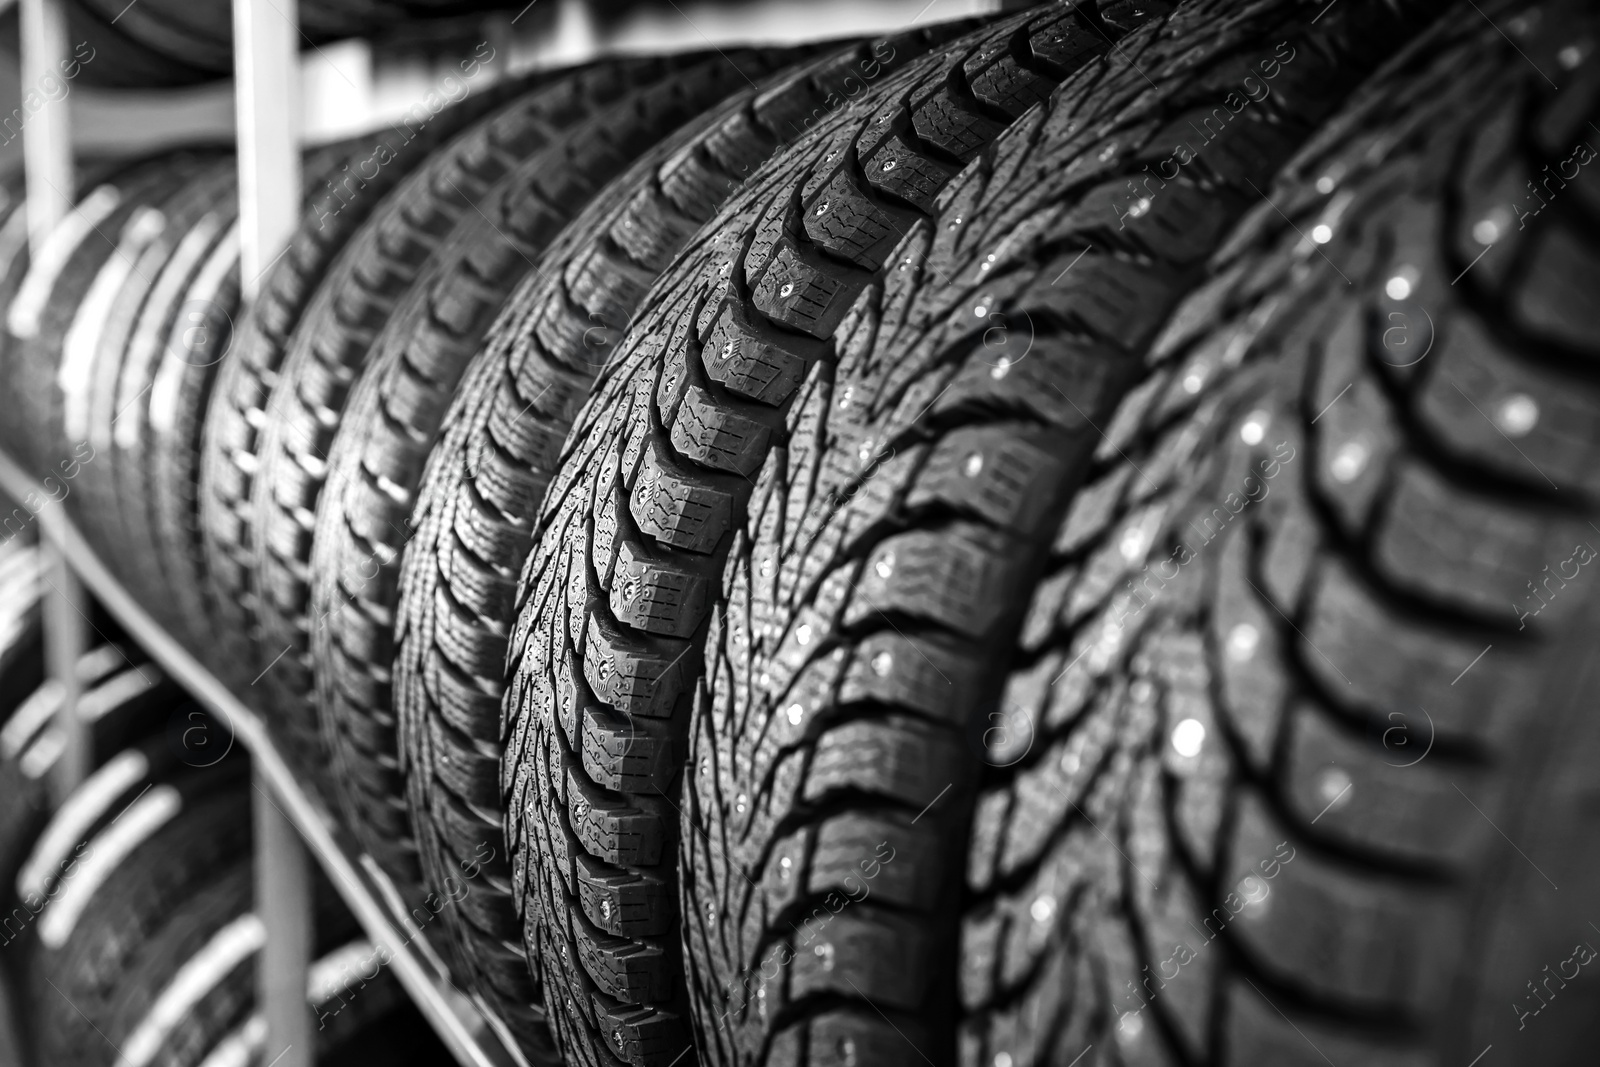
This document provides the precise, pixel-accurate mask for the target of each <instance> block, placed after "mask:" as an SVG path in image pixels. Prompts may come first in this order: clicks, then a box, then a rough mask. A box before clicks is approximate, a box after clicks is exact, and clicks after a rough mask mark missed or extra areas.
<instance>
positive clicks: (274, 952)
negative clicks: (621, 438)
mask: <svg viewBox="0 0 1600 1067" xmlns="http://www.w3.org/2000/svg"><path fill="white" fill-rule="evenodd" d="M20 8H21V10H20V12H19V18H20V21H21V34H20V38H21V53H22V54H21V71H22V82H23V85H24V86H27V85H32V84H36V83H38V82H39V80H40V79H41V78H42V77H43V76H45V75H47V74H51V73H53V72H54V71H55V70H56V69H58V67H57V65H58V64H59V63H60V62H61V61H62V60H63V59H66V58H67V57H68V54H69V49H68V39H67V24H66V12H65V7H64V4H63V3H62V0H21V3H20ZM297 14H298V13H297V11H296V7H295V4H294V2H293V0H233V22H234V42H235V45H234V67H235V81H234V87H235V88H234V94H235V95H234V100H235V104H234V106H235V110H236V116H237V129H238V153H237V154H238V160H239V201H240V212H239V214H240V244H241V262H240V277H241V279H242V280H243V282H244V298H245V299H246V300H249V299H250V298H252V297H253V296H254V295H255V294H254V289H255V286H256V284H257V283H258V282H259V280H260V278H261V276H262V275H263V274H265V273H266V269H267V268H268V267H269V266H270V265H271V263H272V262H273V261H274V259H275V258H276V257H277V256H278V255H279V254H280V253H281V252H282V251H283V249H284V248H286V247H287V245H288V242H289V239H290V237H291V236H292V235H293V234H294V230H295V227H296V225H297V224H298V223H299V220H300V201H301V191H300V151H299V135H298V131H297V129H296V122H297V116H298V114H299V111H298V102H297V92H298V85H297V81H298V53H299V45H300V33H299V26H298V21H297ZM23 138H24V143H23V155H24V169H25V174H26V179H27V190H28V196H27V211H28V233H29V241H30V244H31V246H32V247H33V248H34V249H35V250H37V249H38V247H39V244H40V242H41V241H43V239H44V238H45V236H46V235H47V234H48V233H49V232H50V231H51V230H52V229H53V228H54V227H55V225H56V224H57V223H59V222H60V221H61V220H62V219H63V218H64V217H65V216H66V215H67V214H68V213H69V212H70V211H71V210H72V205H73V201H74V196H73V177H74V174H73V159H72V131H71V123H70V111H69V109H68V108H66V107H47V108H44V109H42V110H41V111H39V112H38V113H37V114H35V115H33V116H32V117H31V118H30V120H29V123H28V125H27V126H26V127H25V128H24V131H23ZM0 492H3V493H4V494H6V495H7V496H10V497H12V498H13V499H16V500H19V501H20V500H23V499H25V498H27V497H28V496H29V495H30V494H37V498H39V499H45V498H46V497H47V494H45V493H44V492H43V490H42V488H41V487H40V486H39V485H38V484H37V483H36V482H35V481H34V479H33V478H32V477H31V476H30V475H28V474H27V473H26V471H24V469H23V468H22V467H20V466H19V465H18V464H17V463H16V462H14V461H13V460H12V459H11V458H10V457H8V456H6V455H4V453H0ZM37 519H38V523H39V535H40V542H41V547H42V548H43V551H44V555H45V560H46V566H45V569H44V571H43V573H44V575H45V580H46V582H47V583H48V584H47V588H46V589H45V591H44V595H43V598H42V599H43V607H44V644H45V658H46V672H47V674H48V675H49V676H50V677H51V678H53V679H55V680H56V681H58V682H59V683H60V684H61V686H62V689H63V696H64V698H63V700H62V702H61V707H60V711H59V712H58V717H59V721H60V725H61V726H62V728H63V729H64V731H65V734H66V737H67V739H68V743H67V747H66V751H65V752H64V754H63V757H64V758H63V759H62V760H61V761H60V763H59V764H58V767H57V773H56V775H55V777H54V778H53V780H52V787H53V791H54V794H55V796H56V797H57V798H58V799H59V798H61V797H64V796H65V795H66V794H67V793H69V792H70V791H71V790H72V789H73V788H74V787H75V786H76V785H77V784H78V783H79V782H81V781H82V780H83V778H84V777H85V776H86V775H87V774H88V773H89V771H90V770H91V768H90V767H89V745H88V738H87V733H86V731H85V730H84V729H83V728H82V725H81V723H80V722H79V720H78V715H77V699H78V696H79V691H78V685H77V681H76V674H75V672H74V670H73V665H74V664H75V663H76V662H77V660H78V658H79V657H80V656H81V655H82V653H83V652H84V651H86V650H87V648H88V646H89V636H90V632H91V628H92V625H93V624H92V623H91V622H90V619H89V612H88V609H89V607H90V596H91V595H92V596H93V598H94V599H95V600H98V601H99V602H100V603H101V604H102V605H103V606H104V607H105V609H106V610H107V611H108V612H109V613H110V614H111V615H112V616H113V617H114V618H115V619H116V620H117V622H118V623H119V624H120V625H121V626H122V628H123V629H124V630H125V631H126V632H127V634H128V636H129V637H130V638H132V639H133V640H134V641H136V642H138V643H139V644H140V645H141V646H142V647H143V648H144V649H145V650H146V651H147V652H148V653H149V654H150V656H151V658H152V659H153V660H155V662H156V663H158V664H159V665H160V666H161V667H162V669H163V670H165V671H166V672H167V674H168V675H169V676H171V677H172V678H173V679H174V680H175V681H177V682H178V683H179V684H180V685H182V686H183V687H184V688H185V689H187V690H188V691H189V693H190V695H191V696H192V697H193V698H194V699H195V700H196V701H198V702H199V703H200V704H202V705H203V706H205V707H206V708H207V709H209V710H210V711H211V712H212V714H214V715H215V716H217V717H218V719H219V720H221V721H222V722H224V723H227V724H229V725H230V726H231V728H232V730H233V737H234V739H235V740H237V741H238V742H240V743H241V744H242V745H243V746H244V747H245V749H247V750H248V751H249V754H250V760H251V767H252V772H251V773H252V777H253V785H254V794H255V797H254V804H253V809H254V812H253V821H254V831H255V832H254V842H255V871H256V913H257V915H258V916H259V917H260V918H261V920H262V923H263V925H264V926H265V927H266V931H267V936H266V941H265V944H264V946H263V949H262V951H261V952H260V953H259V954H258V956H257V991H258V1002H259V1004H260V1006H261V1010H262V1015H263V1017H264V1019H265V1020H266V1022H267V1043H266V1059H267V1060H268V1061H270V1062H272V1063H273V1064H274V1067H312V1064H313V1062H314V1059H315V1038H314V1034H313V1029H312V1013H311V1009H310V1008H309V1006H308V1005H307V1003H306V998H305V990H306V976H307V970H308V967H309V965H310V953H311V941H312V931H311V906H310V905H311V868H310V864H309V860H310V859H314V860H315V861H316V862H317V863H318V864H319V865H320V866H321V867H322V869H323V871H324V872H326V874H327V876H328V878H329V880H330V881H331V882H332V883H333V886H334V888H335V889H336V890H337V891H338V892H339V894H340V896H342V897H343V898H344V900H345V902H346V903H347V904H348V905H349V907H350V910H351V911H352V912H353V913H354V915H355V917H356V919H357V921H359V922H360V924H361V926H362V928H363V929H364V930H365V931H366V934H367V936H368V937H369V938H370V939H371V940H372V942H373V945H374V946H375V948H378V949H381V950H382V951H383V952H384V953H386V955H387V964H386V965H387V966H389V967H391V968H392V969H393V971H394V974H395V977H396V978H397V979H398V980H399V981H400V983H401V985H402V986H403V987H404V988H405V990H406V992H407V993H408V994H409V995H410V996H411V998H412V1000H413V1001H414V1002H415V1003H416V1004H417V1007H418V1008H419V1009H420V1010H421V1011H422V1013H423V1015H424V1016H425V1017H426V1018H427V1019H428V1021H429V1023H430V1024H432V1026H433V1028H434V1030H435V1031H437V1033H438V1034H439V1036H440V1038H441V1039H442V1040H443V1042H444V1044H445V1045H446V1047H448V1048H449V1050H450V1051H451V1053H452V1054H453V1055H454V1056H455V1058H456V1060H457V1061H458V1062H459V1063H461V1064H462V1065H464V1067H526V1064H525V1061H524V1060H523V1058H522V1056H521V1055H520V1053H519V1052H518V1051H517V1050H516V1046H515V1044H514V1042H512V1041H511V1040H510V1038H509V1034H508V1033H507V1031H506V1030H505V1027H504V1026H503V1025H502V1024H500V1023H499V1021H498V1020H497V1019H495V1018H494V1017H493V1015H492V1014H491V1013H490V1012H489V1011H488V1010H487V1008H486V1007H485V1006H483V1005H482V1004H481V1003H480V1002H478V1001H476V1000H475V999H473V998H469V997H468V996H467V995H466V994H464V993H462V992H461V991H460V990H458V989H456V988H455V987H454V986H453V985H452V984H451V982H450V980H449V977H448V974H447V972H446V970H445V968H444V966H443V964H442V963H441V961H440V958H439V956H438V954H437V953H436V952H435V951H434V950H433V949H432V948H431V946H430V945H429V944H428V939H427V936H426V934H425V933H424V932H423V931H422V930H421V929H419V928H418V927H417V926H416V924H415V923H414V922H412V920H411V918H410V916H408V915H407V914H406V913H405V909H404V906H403V904H402V903H401V902H400V898H399V895H398V894H397V893H396V892H395V891H394V887H393V886H392V885H391V884H390V883H389V881H388V880H387V878H386V877H385V876H384V875H383V873H382V872H381V871H380V870H379V869H378V867H377V866H376V864H374V863H373V862H372V860H371V859H370V858H369V857H367V856H365V855H361V854H360V853H359V851H358V849H357V848H356V847H355V846H354V843H353V842H352V840H351V838H350V837H349V835H348V834H347V833H345V832H344V831H343V830H342V829H341V828H340V827H339V826H338V824H337V822H336V821H335V820H334V819H333V818H332V817H331V816H330V815H329V812H328V808H327V806H326V805H325V804H324V803H323V801H322V800H321V798H319V797H317V796H316V795H315V794H314V792H313V791H311V790H309V789H308V788H307V787H306V786H305V784H304V783H302V782H301V781H300V780H299V778H298V777H297V776H296V774H295V772H294V771H293V769H291V767H290V766H289V764H288V763H287V762H286V761H285V760H284V758H283V755H282V753H280V752H279V751H278V749H277V747H276V745H275V744H274V743H273V741H272V737H271V735H270V734H269V733H268V731H267V727H266V724H265V723H264V722H263V721H262V719H261V717H260V716H259V715H257V714H256V713H255V712H254V711H253V710H251V709H250V708H249V707H247V706H246V705H245V704H244V703H243V702H242V701H241V700H240V699H239V698H238V697H236V696H235V695H234V694H233V693H232V692H231V691H230V690H229V689H228V687H227V686H225V685H224V684H223V683H222V682H221V681H220V680H218V679H217V678H216V676H215V675H213V674H212V673H211V672H210V671H209V670H207V669H206V667H205V666H204V665H202V664H201V663H200V661H199V660H197V659H196V658H195V657H194V656H193V655H191V654H190V653H189V651H188V650H187V649H185V648H184V647H183V645H181V644H180V643H179V642H178V641H177V640H176V639H175V638H173V637H172V635H170V634H168V633H167V632H166V631H165V630H163V629H162V627H161V626H160V624H158V623H157V622H156V621H155V619H154V618H152V617H151V615H150V614H149V612H147V611H145V610H144V608H143V607H142V606H141V605H140V604H139V603H138V602H137V601H136V600H135V599H134V598H133V596H132V595H131V594H130V593H128V591H127V590H126V589H124V588H123V587H122V585H121V584H120V583H119V582H118V581H117V579H116V578H115V577H114V576H113V575H112V573H111V572H110V570H108V569H107V568H106V566H105V565H104V563H102V562H101V561H100V559H99V558H98V557H97V556H96V555H95V553H94V551H93V550H92V549H91V548H90V547H89V544H88V542H87V541H86V540H85V539H84V538H83V536H82V534H80V533H79V532H78V530H77V529H76V528H75V527H74V526H73V524H72V522H71V521H70V520H69V519H68V517H67V515H66V513H65V511H64V510H63V509H62V508H59V507H56V508H50V507H46V508H45V509H44V510H43V511H41V512H40V513H39V514H38V516H37ZM380 958H382V957H380Z"/></svg>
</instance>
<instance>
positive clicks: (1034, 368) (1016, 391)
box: [933, 337, 1125, 441]
mask: <svg viewBox="0 0 1600 1067" xmlns="http://www.w3.org/2000/svg"><path fill="white" fill-rule="evenodd" d="M1121 362H1122V360H1121V358H1120V357H1119V356H1118V355H1116V354H1113V351H1112V350H1111V348H1110V346H1108V345H1105V344H1102V343H1098V342H1095V341H1090V340H1087V339H1079V338H1070V337H1041V338H1037V339H1035V340H1034V341H1033V343H1032V344H1031V345H1029V346H1028V348H1027V350H1026V351H1013V347H1012V346H1003V347H1000V348H999V349H998V350H997V349H995V348H991V347H989V346H988V345H985V344H983V343H982V342H980V343H979V344H978V345H977V346H975V347H974V348H973V350H972V352H971V353H970V354H969V355H968V356H967V358H966V360H965V361H964V362H963V363H962V364H961V369H960V370H959V371H958V372H957V373H956V376H955V378H954V379H952V380H951V382H950V386H949V388H948V389H946V390H945V392H944V394H943V395H942V396H940V397H939V399H938V400H937V402H936V403H935V404H934V406H933V412H934V413H935V414H941V415H942V414H944V413H946V412H961V411H1000V412H1005V413H1016V414H1018V415H1026V416H1031V417H1032V418H1034V419H1037V420H1039V421H1041V422H1046V423H1049V424H1051V425H1053V426H1059V427H1061V428H1063V429H1068V430H1084V431H1086V432H1090V433H1093V432H1094V431H1093V429H1092V427H1090V425H1089V422H1090V420H1094V421H1096V422H1098V421H1099V420H1098V419H1096V417H1095V414H1094V413H1095V412H1096V411H1097V410H1098V409H1099V408H1100V407H1101V406H1102V405H1103V404H1104V403H1105V399H1104V398H1105V397H1107V396H1108V395H1110V393H1111V392H1112V390H1113V388H1114V387H1115V386H1116V385H1117V384H1119V383H1120V381H1121V379H1122V377H1123V375H1124V373H1125V371H1124V369H1123V368H1122V367H1121V366H1120V364H1121ZM1095 439H1096V441H1098V440H1099V437H1098V435H1096V438H1095Z"/></svg>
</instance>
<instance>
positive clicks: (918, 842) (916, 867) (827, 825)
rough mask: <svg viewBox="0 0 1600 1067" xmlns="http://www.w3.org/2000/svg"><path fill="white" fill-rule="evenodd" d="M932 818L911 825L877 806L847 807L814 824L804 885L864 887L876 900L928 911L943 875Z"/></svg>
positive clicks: (851, 891) (820, 889)
mask: <svg viewBox="0 0 1600 1067" xmlns="http://www.w3.org/2000/svg"><path fill="white" fill-rule="evenodd" d="M938 838H939V833H938V830H937V829H935V827H934V825H933V823H932V820H927V821H925V822H922V823H920V824H916V825H913V824H912V823H911V822H910V821H909V820H907V819H901V818H894V817H891V816H887V815H882V814H879V813H877V812H846V813H844V814H841V815H836V816H833V817H832V818H830V819H828V820H827V821H826V822H824V823H823V824H822V825H821V826H820V827H818V828H817V831H816V837H815V843H814V845H813V846H812V852H811V865H810V869H809V870H807V872H806V889H807V890H808V891H810V892H811V893H813V894H819V895H820V894H824V893H827V892H829V891H830V890H842V891H843V892H844V893H845V894H846V895H847V896H850V897H851V898H852V899H856V900H865V899H867V897H866V896H862V897H856V896H855V894H856V893H859V892H863V891H864V892H865V893H866V894H867V895H868V896H870V897H871V898H872V899H875V900H878V901H879V902H884V901H887V902H888V903H890V904H894V905H898V906H899V907H903V908H915V909H917V910H919V911H927V910H929V909H930V908H932V907H933V905H934V902H935V900H936V898H937V896H938V892H939V886H940V884H941V882H942V878H943V873H944V872H943V870H942V859H943V854H942V847H941V845H940V842H939V839H938Z"/></svg>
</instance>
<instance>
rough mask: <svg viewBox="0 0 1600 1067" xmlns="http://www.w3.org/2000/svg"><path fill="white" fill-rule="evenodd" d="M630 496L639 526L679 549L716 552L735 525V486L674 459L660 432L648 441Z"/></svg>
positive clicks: (703, 552) (632, 509) (632, 510)
mask: <svg viewBox="0 0 1600 1067" xmlns="http://www.w3.org/2000/svg"><path fill="white" fill-rule="evenodd" d="M642 451H643V455H642V457H641V462H640V464H639V473H638V475H637V476H636V478H635V479H634V483H633V487H632V491H631V493H630V494H629V501H628V510H629V511H630V512H631V513H632V515H633V521H634V522H635V523H636V524H638V527H639V529H640V530H641V531H642V532H643V533H646V534H649V535H650V536H651V537H654V538H656V539H657V540H660V541H663V542H665V543H667V544H669V545H671V546H672V547H673V548H681V549H684V550H686V551H689V552H699V553H701V554H706V555H708V554H710V553H711V552H714V551H716V548H717V546H718V545H719V544H720V543H721V542H722V539H723V537H724V536H725V535H726V534H727V532H728V529H729V527H731V526H732V525H733V503H734V495H733V492H732V488H731V486H730V487H728V488H724V487H723V483H722V481H721V480H720V479H717V478H716V477H715V476H708V475H706V474H702V473H699V472H691V471H689V470H688V469H686V468H685V467H684V466H683V465H682V464H680V463H679V462H678V461H677V460H676V459H674V458H672V456H671V454H670V452H669V450H668V447H667V445H666V443H665V442H663V441H662V440H661V439H660V438H659V437H658V436H657V435H655V434H651V435H650V436H649V437H648V439H647V440H646V442H645V447H644V449H643V450H642Z"/></svg>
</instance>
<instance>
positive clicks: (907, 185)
mask: <svg viewBox="0 0 1600 1067" xmlns="http://www.w3.org/2000/svg"><path fill="white" fill-rule="evenodd" d="M960 169H961V168H960V167H958V166H956V165H954V164H950V163H941V162H939V161H938V160H934V159H929V158H928V157H927V156H925V155H923V154H922V153H921V152H918V151H917V150H916V149H914V148H912V147H911V146H910V145H909V144H907V143H906V141H905V139H904V138H902V137H901V136H900V135H899V134H898V133H891V134H890V135H889V136H888V137H886V138H884V140H883V142H882V143H881V144H879V145H878V146H877V148H876V149H875V150H873V151H872V152H871V154H869V155H868V156H867V158H865V159H863V160H862V161H861V170H862V172H863V173H864V174H865V175H866V178H867V184H868V185H870V186H872V187H873V188H874V189H876V190H878V191H879V192H880V193H884V194H886V195H888V196H892V197H895V198H897V199H900V200H903V201H905V202H906V203H908V204H910V205H911V206H912V207H914V208H916V209H917V210H918V211H921V212H922V213H923V214H925V215H931V214H932V213H933V208H934V201H935V200H936V199H937V198H938V196H939V190H941V189H943V188H944V187H945V185H946V184H947V183H948V182H949V181H950V179H951V178H953V177H955V176H956V174H957V172H958V171H960Z"/></svg>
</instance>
